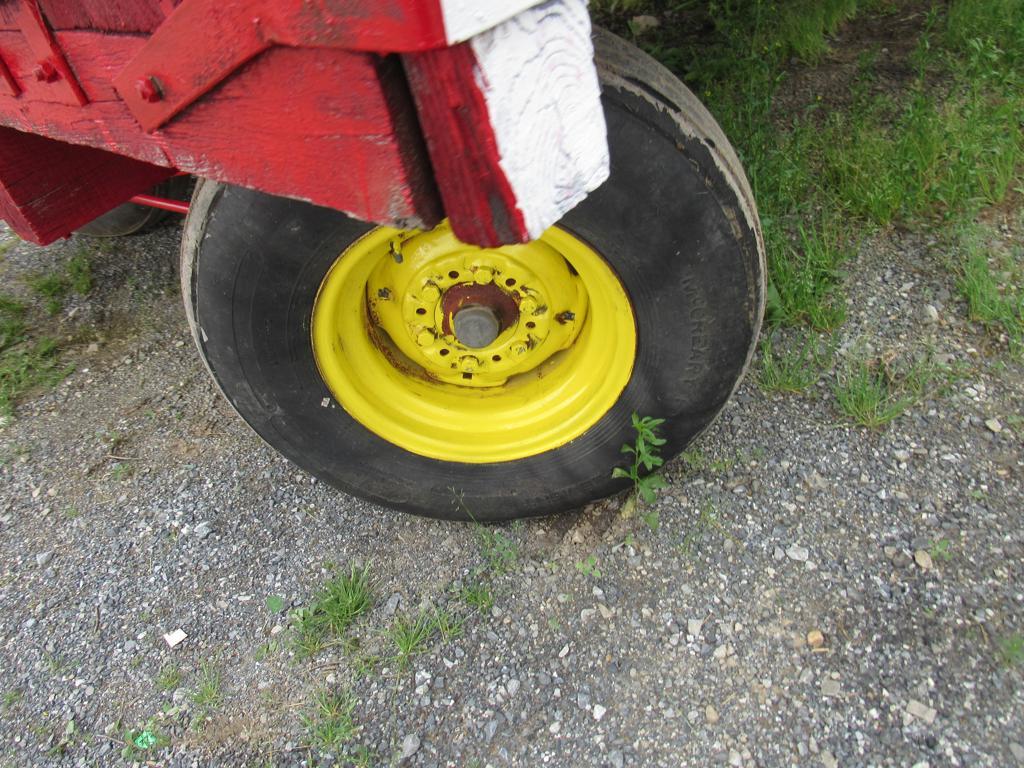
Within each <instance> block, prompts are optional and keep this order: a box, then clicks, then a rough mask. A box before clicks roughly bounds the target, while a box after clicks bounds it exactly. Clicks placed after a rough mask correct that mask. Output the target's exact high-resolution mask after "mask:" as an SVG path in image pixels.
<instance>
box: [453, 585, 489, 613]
mask: <svg viewBox="0 0 1024 768" xmlns="http://www.w3.org/2000/svg"><path fill="white" fill-rule="evenodd" d="M459 598H460V599H461V600H462V602H464V603H465V604H466V605H468V606H469V607H470V608H472V609H474V610H475V611H476V612H477V613H481V614H488V613H490V612H491V608H493V607H494V595H493V594H492V593H491V588H490V587H489V586H488V585H487V584H485V583H484V582H482V581H476V582H471V583H469V584H466V585H465V586H463V587H462V589H461V590H460V591H459Z"/></svg>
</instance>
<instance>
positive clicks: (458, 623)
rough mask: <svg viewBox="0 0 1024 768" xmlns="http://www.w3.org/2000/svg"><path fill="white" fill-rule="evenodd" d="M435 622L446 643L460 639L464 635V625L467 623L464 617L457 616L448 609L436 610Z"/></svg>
mask: <svg viewBox="0 0 1024 768" xmlns="http://www.w3.org/2000/svg"><path fill="white" fill-rule="evenodd" d="M433 620H434V627H435V628H436V629H437V632H438V634H439V635H441V639H442V640H444V641H445V642H448V641H449V640H453V639H455V638H456V637H459V636H460V635H461V634H462V625H463V624H465V623H466V619H465V618H464V617H461V616H457V615H456V614H455V613H454V612H453V611H451V610H450V609H448V608H434V616H433Z"/></svg>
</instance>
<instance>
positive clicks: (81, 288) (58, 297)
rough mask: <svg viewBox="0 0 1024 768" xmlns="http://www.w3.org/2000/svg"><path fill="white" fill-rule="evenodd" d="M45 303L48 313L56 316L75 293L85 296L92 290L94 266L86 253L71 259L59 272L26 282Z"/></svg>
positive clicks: (33, 276)
mask: <svg viewBox="0 0 1024 768" xmlns="http://www.w3.org/2000/svg"><path fill="white" fill-rule="evenodd" d="M25 282H26V283H27V284H28V286H29V288H31V289H32V290H33V291H34V292H35V293H36V294H38V295H39V296H40V297H41V298H42V299H43V302H44V306H45V307H46V311H47V312H48V313H49V314H51V315H56V314H57V313H58V312H60V311H61V309H63V307H64V299H65V297H66V296H67V294H68V292H70V291H73V292H75V293H77V294H79V295H81V296H85V295H86V294H87V293H89V291H91V290H92V266H91V264H90V263H89V259H88V257H87V256H86V255H85V254H84V253H79V254H78V255H77V256H73V257H71V259H69V260H68V262H67V263H66V264H65V265H64V266H63V268H62V269H61V270H59V271H55V272H47V273H40V274H36V275H32V276H30V277H28V278H27V279H26V281H25Z"/></svg>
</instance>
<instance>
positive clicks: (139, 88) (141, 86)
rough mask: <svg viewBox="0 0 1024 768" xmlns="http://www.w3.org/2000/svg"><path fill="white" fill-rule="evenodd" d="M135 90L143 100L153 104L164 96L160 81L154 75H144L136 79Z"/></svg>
mask: <svg viewBox="0 0 1024 768" xmlns="http://www.w3.org/2000/svg"><path fill="white" fill-rule="evenodd" d="M135 92H136V93H138V94H139V98H141V99H142V100H143V101H146V102H149V103H150V104H153V103H155V102H157V101H160V100H161V99H163V97H164V92H163V88H161V86H160V81H159V80H157V79H156V78H155V77H153V76H149V77H142V78H139V79H138V80H136V81H135Z"/></svg>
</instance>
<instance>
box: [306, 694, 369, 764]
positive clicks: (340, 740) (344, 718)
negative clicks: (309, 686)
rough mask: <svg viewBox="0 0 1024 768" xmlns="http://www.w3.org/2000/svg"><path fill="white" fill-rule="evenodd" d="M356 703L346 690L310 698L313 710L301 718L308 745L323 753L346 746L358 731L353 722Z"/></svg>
mask: <svg viewBox="0 0 1024 768" xmlns="http://www.w3.org/2000/svg"><path fill="white" fill-rule="evenodd" d="M355 708H356V700H355V698H354V697H353V696H352V694H351V693H350V692H348V691H320V692H319V693H317V694H316V695H315V696H314V697H313V708H312V711H311V712H309V713H306V714H304V715H302V725H303V726H304V727H305V729H306V735H307V737H308V739H309V744H310V746H312V747H315V748H317V749H321V750H324V751H330V750H336V749H338V748H340V747H343V746H345V744H346V743H348V742H349V741H351V739H352V738H353V737H355V735H356V732H357V731H358V728H357V727H356V724H355V722H354V721H353V719H352V713H353V712H354V711H355Z"/></svg>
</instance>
